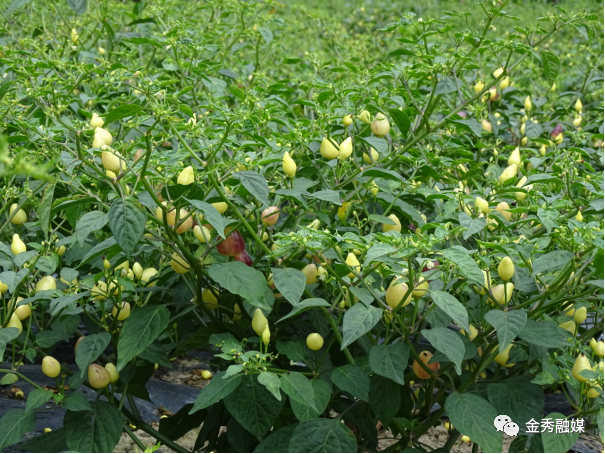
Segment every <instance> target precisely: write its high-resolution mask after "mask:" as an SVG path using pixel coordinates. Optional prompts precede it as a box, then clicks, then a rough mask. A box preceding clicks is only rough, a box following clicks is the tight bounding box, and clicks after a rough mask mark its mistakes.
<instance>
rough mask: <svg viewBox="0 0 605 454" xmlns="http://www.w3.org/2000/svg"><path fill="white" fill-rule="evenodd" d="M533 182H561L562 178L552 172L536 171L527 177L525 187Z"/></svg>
mask: <svg viewBox="0 0 605 454" xmlns="http://www.w3.org/2000/svg"><path fill="white" fill-rule="evenodd" d="M532 183H561V180H560V178H558V177H557V176H556V175H553V174H550V173H534V174H532V175H530V176H528V177H527V181H526V182H525V185H524V187H527V185H529V184H532Z"/></svg>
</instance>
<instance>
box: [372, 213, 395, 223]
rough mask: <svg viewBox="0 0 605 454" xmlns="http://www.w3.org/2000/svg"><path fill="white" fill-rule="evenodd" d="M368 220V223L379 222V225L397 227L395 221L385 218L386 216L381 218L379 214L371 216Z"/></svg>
mask: <svg viewBox="0 0 605 454" xmlns="http://www.w3.org/2000/svg"><path fill="white" fill-rule="evenodd" d="M368 219H369V220H370V221H374V222H379V223H381V224H386V225H397V224H396V223H395V221H393V220H392V219H391V218H387V217H386V216H381V215H379V214H371V215H370V216H369V218H368Z"/></svg>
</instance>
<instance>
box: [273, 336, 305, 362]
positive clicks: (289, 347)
mask: <svg viewBox="0 0 605 454" xmlns="http://www.w3.org/2000/svg"><path fill="white" fill-rule="evenodd" d="M275 348H277V351H278V352H279V353H281V354H282V355H285V356H286V357H287V358H288V359H289V360H290V361H294V362H297V363H304V362H306V361H307V359H306V354H307V352H308V351H309V349H308V348H307V346H306V345H305V343H304V342H302V341H298V342H297V341H281V340H278V341H277V344H276V345H275Z"/></svg>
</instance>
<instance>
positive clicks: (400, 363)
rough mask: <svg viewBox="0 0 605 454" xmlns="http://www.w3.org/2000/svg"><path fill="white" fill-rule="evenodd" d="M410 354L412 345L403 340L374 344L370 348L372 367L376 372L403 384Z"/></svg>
mask: <svg viewBox="0 0 605 454" xmlns="http://www.w3.org/2000/svg"><path fill="white" fill-rule="evenodd" d="M409 356H410V347H409V346H408V345H407V344H405V343H403V342H397V343H396V344H391V345H384V344H381V345H374V346H373V347H372V349H371V350H370V368H371V369H372V372H374V373H375V374H378V375H381V376H383V377H386V378H389V379H391V380H393V381H394V382H396V383H399V384H400V385H403V384H404V383H405V380H404V373H405V365H406V364H407V363H408V357H409Z"/></svg>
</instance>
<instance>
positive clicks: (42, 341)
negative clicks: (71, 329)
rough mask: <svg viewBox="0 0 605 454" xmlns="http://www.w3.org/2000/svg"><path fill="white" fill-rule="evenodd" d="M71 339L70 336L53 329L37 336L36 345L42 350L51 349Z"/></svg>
mask: <svg viewBox="0 0 605 454" xmlns="http://www.w3.org/2000/svg"><path fill="white" fill-rule="evenodd" d="M67 339H69V334H66V333H62V332H60V331H55V330H53V329H45V330H43V331H40V332H38V333H37V334H36V345H38V346H40V347H42V348H50V347H52V346H53V345H55V344H57V343H59V342H63V341H66V340H67Z"/></svg>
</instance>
